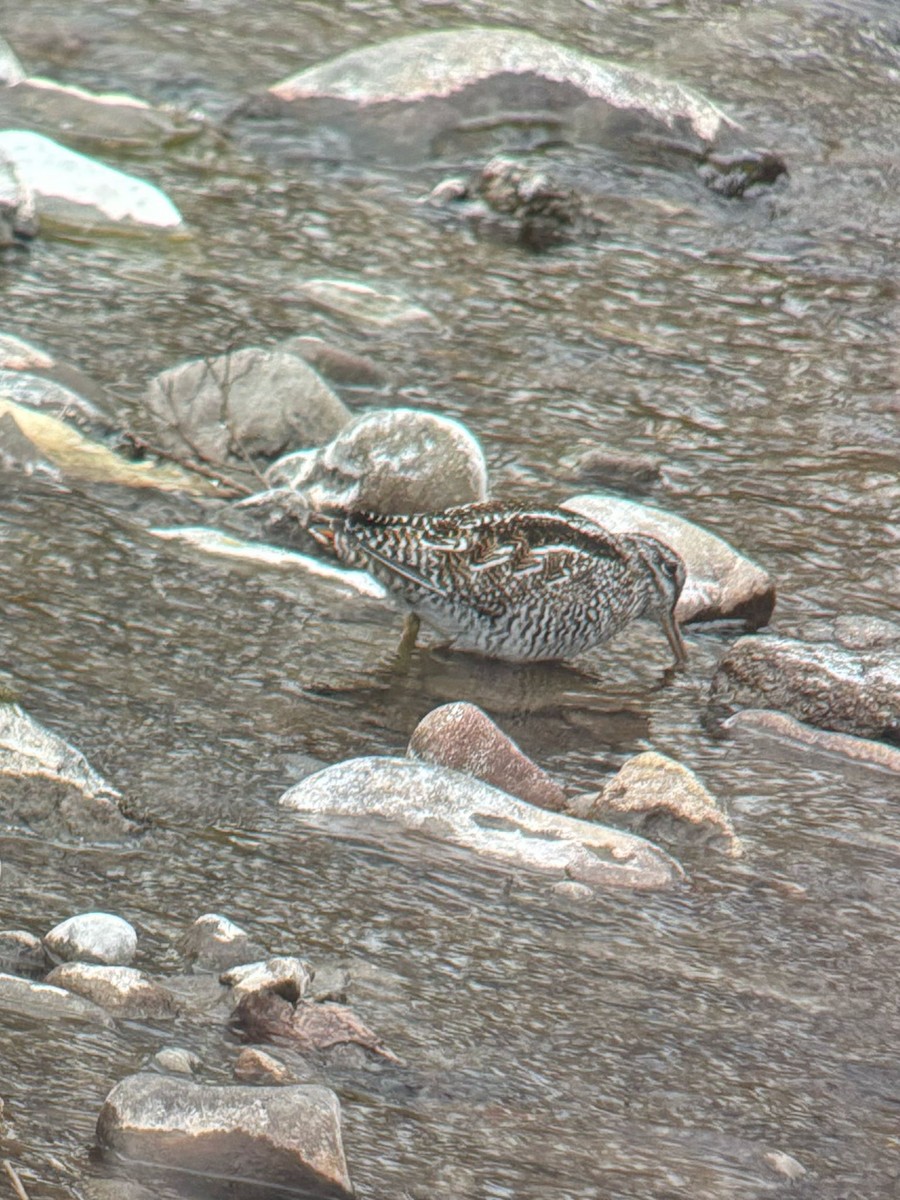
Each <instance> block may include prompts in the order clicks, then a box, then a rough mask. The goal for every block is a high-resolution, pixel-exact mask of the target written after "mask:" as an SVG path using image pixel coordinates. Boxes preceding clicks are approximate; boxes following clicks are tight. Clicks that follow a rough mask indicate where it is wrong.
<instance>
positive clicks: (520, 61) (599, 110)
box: [270, 26, 735, 157]
mask: <svg viewBox="0 0 900 1200" xmlns="http://www.w3.org/2000/svg"><path fill="white" fill-rule="evenodd" d="M270 92H271V93H272V95H274V96H275V97H277V98H278V99H279V100H281V101H282V102H284V103H288V104H290V105H292V106H293V107H295V108H297V109H298V110H299V111H300V113H301V114H302V116H303V118H304V119H305V120H306V121H310V120H312V121H318V122H320V123H321V124H323V125H327V126H331V127H332V128H333V129H334V130H335V131H337V132H339V133H340V134H342V135H343V136H344V137H345V138H347V139H348V140H350V142H351V143H352V144H353V145H354V147H356V146H358V147H359V149H360V150H361V152H364V153H365V152H368V153H369V154H382V155H384V154H387V155H392V156H394V157H396V156H400V155H406V156H412V155H416V156H421V155H422V154H423V153H429V152H432V153H434V152H438V153H440V152H443V153H445V154H446V153H447V150H448V148H451V147H452V146H453V144H454V143H453V141H452V140H451V139H452V137H453V135H454V134H457V133H460V132H462V131H471V130H472V129H473V128H476V129H477V128H479V122H480V127H481V128H482V129H483V128H484V127H485V126H486V125H487V124H488V121H489V119H490V122H491V125H492V127H493V130H494V131H497V130H498V127H499V126H502V125H503V124H504V121H503V120H502V119H501V117H502V116H506V117H507V120H506V122H505V123H506V124H507V125H508V126H515V127H516V128H517V131H518V140H519V143H521V139H522V130H523V123H525V126H526V127H528V125H530V126H531V127H533V128H534V129H535V130H536V132H544V133H545V135H546V133H547V132H550V131H552V132H554V133H556V135H557V137H559V136H560V134H564V135H566V134H567V135H569V136H571V137H573V139H577V140H578V141H579V142H582V143H586V142H592V143H595V144H603V145H612V146H613V147H617V148H618V147H620V146H622V145H623V144H624V145H626V146H629V147H632V148H634V149H635V150H637V149H640V151H641V152H642V153H643V155H644V156H646V154H647V144H648V143H649V142H650V140H651V139H652V138H653V137H654V136H655V137H656V139H657V140H659V139H662V138H667V139H669V140H670V141H674V140H677V141H678V143H680V144H681V145H682V146H684V145H687V146H689V147H692V148H694V149H695V150H696V152H697V153H698V154H699V153H701V152H702V151H704V150H705V149H708V148H709V147H711V146H712V145H713V144H714V143H715V142H716V141H717V139H719V138H720V135H722V134H724V133H726V132H727V131H728V130H729V129H733V128H735V123H734V122H733V121H731V120H730V119H729V118H728V117H727V116H726V115H725V114H724V113H723V112H722V111H721V109H719V108H717V107H716V105H714V104H713V103H711V102H710V101H709V100H707V99H706V98H705V97H704V96H701V95H700V94H699V93H697V92H693V91H691V90H690V89H688V88H686V87H682V86H681V85H680V84H677V83H673V82H671V81H668V80H663V79H658V78H656V77H655V76H653V75H651V74H649V73H648V72H645V71H640V70H635V69H632V68H630V67H625V66H620V65H618V64H616V63H611V62H607V61H604V60H603V59H598V58H594V57H592V56H591V55H588V54H584V53H581V52H580V51H578V50H573V49H570V48H569V47H567V46H563V45H560V44H558V43H556V42H551V41H548V40H547V39H545V38H542V37H539V36H538V35H537V34H534V33H530V32H528V31H527V30H525V29H522V28H516V29H513V28H506V29H504V28H486V27H479V26H468V27H461V28H458V29H452V30H445V31H438V32H430V33H415V34H408V35H406V36H402V37H397V38H392V39H391V40H389V41H387V42H381V43H379V44H377V45H372V46H366V47H363V48H362V49H359V50H352V51H349V52H348V53H345V54H341V55H339V56H338V57H336V58H333V59H329V60H328V61H326V62H323V63H319V64H318V65H316V66H313V67H309V68H307V69H306V70H303V71H300V72H299V73H298V74H296V75H292V76H290V77H289V78H287V79H284V80H282V81H281V82H280V83H277V84H275V85H274V86H273V87H272V88H270ZM536 114H538V115H536ZM508 136H509V130H507V137H508ZM642 142H643V144H642ZM466 144H471V139H469V141H468V142H467V143H466ZM501 148H502V142H501Z"/></svg>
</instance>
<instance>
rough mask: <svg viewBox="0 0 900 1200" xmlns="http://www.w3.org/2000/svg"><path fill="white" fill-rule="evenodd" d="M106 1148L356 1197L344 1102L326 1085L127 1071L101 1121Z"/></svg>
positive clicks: (223, 1175) (206, 1171) (214, 1174)
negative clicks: (210, 1081) (242, 1082)
mask: <svg viewBox="0 0 900 1200" xmlns="http://www.w3.org/2000/svg"><path fill="white" fill-rule="evenodd" d="M97 1140H98V1142H99V1143H100V1145H101V1147H103V1148H104V1149H105V1150H109V1151H112V1152H113V1153H114V1154H116V1155H118V1156H121V1157H122V1158H125V1159H132V1160H134V1161H136V1162H140V1163H151V1164H159V1165H160V1166H164V1167H166V1168H168V1169H170V1170H175V1171H178V1170H181V1171H185V1172H190V1173H191V1174H192V1175H194V1176H197V1175H204V1176H209V1177H211V1178H213V1179H226V1180H231V1181H232V1186H233V1182H234V1181H235V1180H238V1179H247V1178H248V1176H250V1177H251V1178H252V1179H253V1180H254V1182H256V1183H259V1184H263V1185H265V1184H268V1185H270V1186H272V1187H278V1188H281V1189H284V1191H286V1192H290V1193H291V1194H292V1195H296V1194H303V1195H306V1194H308V1193H310V1192H312V1193H313V1194H315V1195H317V1196H329V1197H341V1198H342V1200H343V1198H345V1197H349V1196H351V1195H352V1188H351V1185H350V1178H349V1176H348V1174H347V1164H346V1161H345V1159H344V1150H343V1146H342V1144H341V1124H340V1104H339V1102H338V1098H337V1096H336V1095H335V1094H334V1092H332V1091H331V1090H330V1089H328V1088H323V1087H312V1086H305V1085H294V1086H291V1087H272V1088H266V1087H242V1086H233V1087H212V1086H209V1085H207V1084H202V1083H195V1082H193V1081H192V1080H187V1079H181V1078H176V1077H175V1076H165V1075H150V1074H146V1075H145V1074H139V1075H128V1076H126V1077H125V1078H124V1079H122V1080H121V1081H120V1082H119V1083H117V1084H116V1086H115V1087H114V1088H113V1089H112V1091H111V1092H110V1093H109V1095H108V1096H107V1097H106V1100H105V1102H104V1104H103V1108H102V1109H101V1110H100V1116H99V1117H98V1119H97Z"/></svg>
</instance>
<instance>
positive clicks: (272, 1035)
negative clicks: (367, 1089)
mask: <svg viewBox="0 0 900 1200" xmlns="http://www.w3.org/2000/svg"><path fill="white" fill-rule="evenodd" d="M232 1024H233V1025H234V1026H235V1027H237V1028H238V1029H240V1030H241V1032H242V1033H243V1034H244V1036H245V1037H246V1038H247V1040H248V1041H260V1042H268V1041H273V1040H281V1041H285V1042H289V1043H291V1044H293V1045H294V1046H296V1048H297V1049H299V1050H301V1051H303V1050H329V1049H331V1048H333V1047H334V1046H340V1045H342V1044H345V1043H348V1042H349V1043H354V1044H355V1045H358V1046H362V1047H363V1048H364V1049H366V1050H371V1051H372V1053H373V1054H377V1055H378V1056H379V1057H381V1058H386V1059H388V1060H389V1061H390V1062H399V1061H400V1060H399V1059H398V1058H397V1056H396V1055H395V1054H394V1053H392V1051H390V1050H389V1049H388V1048H387V1047H386V1046H385V1045H383V1043H382V1041H381V1039H380V1038H379V1037H378V1035H377V1034H376V1033H373V1032H372V1030H371V1029H369V1028H368V1026H366V1025H364V1024H363V1022H362V1021H361V1020H360V1019H359V1017H357V1016H356V1014H355V1013H354V1012H353V1010H352V1009H349V1008H347V1007H345V1006H344V1005H343V1004H329V1003H326V1004H310V1003H308V1002H306V1001H304V1000H301V1001H300V1002H299V1003H298V1004H296V1005H294V1004H291V1003H289V1002H288V1001H287V1000H285V999H283V998H282V997H281V996H277V995H275V993H274V992H254V993H252V994H251V995H249V996H244V997H242V999H241V1001H240V1003H239V1004H238V1006H237V1008H236V1009H235V1010H234V1013H233V1014H232Z"/></svg>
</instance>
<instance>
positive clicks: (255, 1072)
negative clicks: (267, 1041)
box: [234, 1046, 297, 1087]
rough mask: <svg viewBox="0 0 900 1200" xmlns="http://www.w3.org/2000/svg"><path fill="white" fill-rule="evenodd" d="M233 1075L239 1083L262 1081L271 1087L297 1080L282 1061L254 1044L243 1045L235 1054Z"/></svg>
mask: <svg viewBox="0 0 900 1200" xmlns="http://www.w3.org/2000/svg"><path fill="white" fill-rule="evenodd" d="M234 1077H235V1079H238V1080H240V1082H241V1083H264V1084H269V1085H271V1086H273V1087H278V1086H284V1084H288V1083H296V1082H297V1080H296V1078H295V1076H294V1073H293V1071H291V1070H289V1069H288V1068H287V1067H286V1066H285V1065H284V1063H282V1062H279V1061H278V1059H277V1058H273V1057H272V1055H271V1054H266V1052H265V1051H264V1050H257V1049H256V1047H254V1046H247V1047H245V1048H244V1049H243V1050H242V1051H241V1052H240V1054H239V1055H238V1056H237V1059H236V1060H235V1064H234Z"/></svg>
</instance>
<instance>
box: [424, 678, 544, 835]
mask: <svg viewBox="0 0 900 1200" xmlns="http://www.w3.org/2000/svg"><path fill="white" fill-rule="evenodd" d="M407 752H408V754H409V755H410V757H411V758H417V759H420V760H421V761H422V762H430V763H436V764H437V765H438V766H444V767H450V768H451V769H452V770H454V771H464V772H465V773H466V774H467V775H474V776H475V778H476V779H481V780H483V781H484V782H485V783H489V784H491V785H492V786H493V787H497V788H500V789H501V790H502V791H504V792H508V793H509V795H511V796H518V797H519V799H520V800H526V801H528V802H529V803H530V804H536V805H538V806H539V807H540V808H548V809H550V810H551V811H553V812H562V811H563V810H564V808H565V804H566V798H565V793H564V792H563V790H562V788H561V787H560V786H559V785H558V784H556V783H554V782H553V780H552V779H551V778H550V776H549V775H548V774H547V773H546V771H543V770H542V769H541V768H540V767H539V766H538V765H537V764H536V763H533V762H532V761H531V759H530V758H528V756H527V755H525V754H523V753H522V751H521V750H520V749H519V747H518V746H517V745H516V743H515V742H514V741H513V740H512V738H509V737H507V736H506V734H505V733H504V732H503V730H502V729H500V728H499V727H498V726H497V725H495V724H494V722H493V721H492V720H491V718H490V717H489V716H488V715H487V713H486V712H484V711H483V710H482V709H480V708H478V707H477V706H476V705H474V704H468V703H466V702H465V701H459V702H457V703H455V704H443V705H441V707H440V708H435V709H433V710H432V711H431V712H430V713H428V714H427V715H426V716H424V717H423V718H422V720H421V721H420V722H419V724H418V725H417V726H416V728H415V729H414V730H413V735H412V737H411V738H410V740H409V748H408V751H407Z"/></svg>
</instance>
